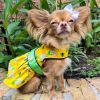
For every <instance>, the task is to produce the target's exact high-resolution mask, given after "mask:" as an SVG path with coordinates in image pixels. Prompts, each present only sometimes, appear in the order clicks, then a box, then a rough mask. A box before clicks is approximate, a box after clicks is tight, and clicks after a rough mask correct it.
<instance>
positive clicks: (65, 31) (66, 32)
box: [58, 30, 69, 35]
mask: <svg viewBox="0 0 100 100" xmlns="http://www.w3.org/2000/svg"><path fill="white" fill-rule="evenodd" d="M65 34H69V32H68V31H67V30H63V31H61V32H59V33H58V35H65Z"/></svg>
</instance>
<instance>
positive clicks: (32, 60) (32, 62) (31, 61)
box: [28, 49, 43, 75]
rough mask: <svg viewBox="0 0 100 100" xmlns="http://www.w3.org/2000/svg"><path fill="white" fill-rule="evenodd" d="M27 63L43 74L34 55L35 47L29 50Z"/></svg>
mask: <svg viewBox="0 0 100 100" xmlns="http://www.w3.org/2000/svg"><path fill="white" fill-rule="evenodd" d="M28 63H29V66H30V68H31V69H32V70H33V71H34V72H36V73H37V74H39V75H43V70H42V68H41V67H40V66H39V65H38V63H37V61H36V56H35V49H33V50H31V51H30V52H29V54H28Z"/></svg>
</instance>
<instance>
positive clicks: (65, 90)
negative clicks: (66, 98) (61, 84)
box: [61, 88, 70, 93]
mask: <svg viewBox="0 0 100 100" xmlns="http://www.w3.org/2000/svg"><path fill="white" fill-rule="evenodd" d="M61 92H62V93H65V92H70V88H64V89H61Z"/></svg>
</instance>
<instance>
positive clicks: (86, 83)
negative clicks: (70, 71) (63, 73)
mask: <svg viewBox="0 0 100 100" xmlns="http://www.w3.org/2000/svg"><path fill="white" fill-rule="evenodd" d="M5 76H6V71H5V70H4V69H2V68H0V100H49V95H48V94H46V93H44V94H33V93H31V94H24V95H23V94H20V93H19V92H18V91H17V90H16V89H10V88H8V87H7V86H5V85H4V84H3V82H2V80H3V79H4V78H5ZM66 87H69V88H70V89H71V91H70V92H68V93H60V92H57V96H58V100H100V78H99V77H95V78H92V79H90V78H87V79H67V82H66Z"/></svg>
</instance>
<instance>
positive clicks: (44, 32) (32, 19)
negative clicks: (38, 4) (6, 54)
mask: <svg viewBox="0 0 100 100" xmlns="http://www.w3.org/2000/svg"><path fill="white" fill-rule="evenodd" d="M75 10H76V11H78V12H79V17H78V18H77V19H76V20H75V19H73V17H72V14H71V13H70V12H68V11H66V10H56V11H54V12H53V13H51V14H50V13H48V11H46V10H36V9H32V10H29V11H28V18H27V23H26V26H27V30H28V33H29V34H31V35H32V36H33V38H35V39H38V40H39V41H40V42H41V43H45V44H47V45H48V44H49V45H50V44H51V45H52V44H53V43H52V42H59V43H60V42H62V41H63V40H64V45H65V43H66V44H68V43H74V42H79V41H80V39H81V37H82V38H84V37H85V35H86V33H87V32H88V31H90V30H91V24H90V22H89V14H90V9H89V7H86V6H84V7H79V8H77V9H75ZM44 41H45V42H44ZM59 43H58V44H59ZM62 44H63V43H60V45H62ZM55 47H56V46H55Z"/></svg>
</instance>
